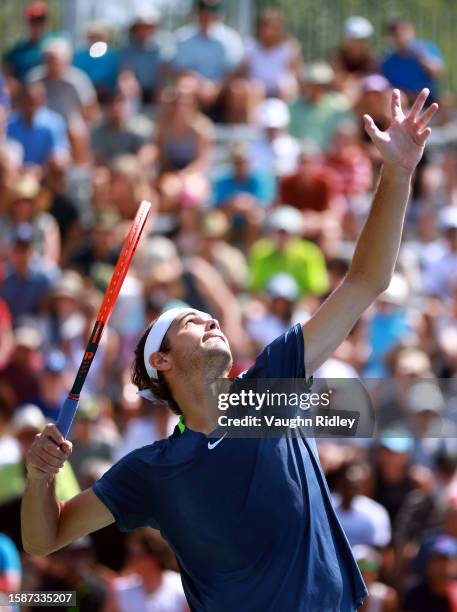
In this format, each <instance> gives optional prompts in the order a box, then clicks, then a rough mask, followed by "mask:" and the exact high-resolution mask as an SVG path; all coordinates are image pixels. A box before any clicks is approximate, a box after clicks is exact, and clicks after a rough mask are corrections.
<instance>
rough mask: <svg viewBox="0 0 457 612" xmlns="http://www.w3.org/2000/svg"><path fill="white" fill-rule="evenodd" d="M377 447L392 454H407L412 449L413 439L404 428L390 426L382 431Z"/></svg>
mask: <svg viewBox="0 0 457 612" xmlns="http://www.w3.org/2000/svg"><path fill="white" fill-rule="evenodd" d="M378 443H379V446H382V447H384V448H387V449H388V450H390V451H392V452H393V453H409V452H411V450H412V448H413V444H414V442H413V438H412V437H411V433H410V432H409V431H408V430H407V429H406V427H402V426H401V425H398V426H391V427H387V428H386V429H384V430H383V431H382V432H381V434H380V436H379V440H378Z"/></svg>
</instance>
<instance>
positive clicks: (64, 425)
mask: <svg viewBox="0 0 457 612" xmlns="http://www.w3.org/2000/svg"><path fill="white" fill-rule="evenodd" d="M78 403H79V395H78V396H76V395H73V396H71V397H70V396H69V397H67V399H66V400H65V401H64V403H63V406H62V408H61V409H60V412H59V416H58V419H57V423H56V426H57V429H58V430H59V431H60V433H61V434H62V435H63V437H64V438H66V437H67V435H68V432H69V431H70V428H71V424H72V423H73V419H74V418H75V414H76V411H77V410H78Z"/></svg>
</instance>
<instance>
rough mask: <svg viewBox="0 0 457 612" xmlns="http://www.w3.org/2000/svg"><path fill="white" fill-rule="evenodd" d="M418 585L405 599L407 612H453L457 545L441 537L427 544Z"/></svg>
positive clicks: (448, 538)
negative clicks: (432, 611) (451, 611)
mask: <svg viewBox="0 0 457 612" xmlns="http://www.w3.org/2000/svg"><path fill="white" fill-rule="evenodd" d="M423 554H424V557H425V559H424V568H423V570H422V572H421V578H420V580H419V582H418V583H417V584H416V585H414V586H412V587H410V588H409V589H408V591H407V593H406V595H405V601H404V603H403V610H404V611H405V612H429V610H436V611H437V612H438V611H440V610H442V611H443V612H444V611H448V610H452V609H453V608H454V607H455V605H456V602H457V598H456V591H457V580H456V578H455V576H456V571H457V541H456V540H455V539H454V538H450V537H449V536H438V537H436V538H434V539H433V540H431V541H430V542H428V543H427V547H426V550H424V552H423Z"/></svg>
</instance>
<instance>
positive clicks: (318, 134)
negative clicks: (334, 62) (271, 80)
mask: <svg viewBox="0 0 457 612" xmlns="http://www.w3.org/2000/svg"><path fill="white" fill-rule="evenodd" d="M334 78H335V74H334V72H333V70H332V68H331V67H330V66H329V65H328V64H325V63H322V62H319V63H315V64H311V65H310V66H308V67H307V68H305V69H304V70H303V72H302V75H301V79H300V94H299V96H298V98H297V99H296V100H294V101H293V102H291V104H290V105H289V110H290V126H289V131H290V133H291V134H292V136H294V137H295V138H298V139H299V140H308V141H311V142H313V143H314V144H315V145H316V146H317V147H318V148H319V149H320V150H322V151H326V150H327V148H328V146H329V144H330V141H331V139H332V136H333V132H334V130H335V128H336V126H337V125H338V123H340V122H341V120H342V119H346V118H348V117H349V116H350V115H349V100H347V99H346V98H345V97H344V96H343V95H342V94H341V93H337V92H336V91H333V90H332V84H333V81H334Z"/></svg>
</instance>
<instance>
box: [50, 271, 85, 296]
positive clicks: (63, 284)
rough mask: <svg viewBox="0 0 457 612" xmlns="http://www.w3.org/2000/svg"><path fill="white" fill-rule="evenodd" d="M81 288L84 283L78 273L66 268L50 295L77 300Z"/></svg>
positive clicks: (82, 288) (80, 294)
mask: <svg viewBox="0 0 457 612" xmlns="http://www.w3.org/2000/svg"><path fill="white" fill-rule="evenodd" d="M83 290H84V284H83V281H82V279H81V277H80V275H79V274H78V273H77V272H74V271H73V270H66V271H65V272H64V273H63V274H62V276H61V277H60V278H59V280H58V281H57V284H56V286H55V287H54V291H53V292H52V295H53V297H64V298H70V299H73V300H79V299H80V298H81V297H82V292H83Z"/></svg>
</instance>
